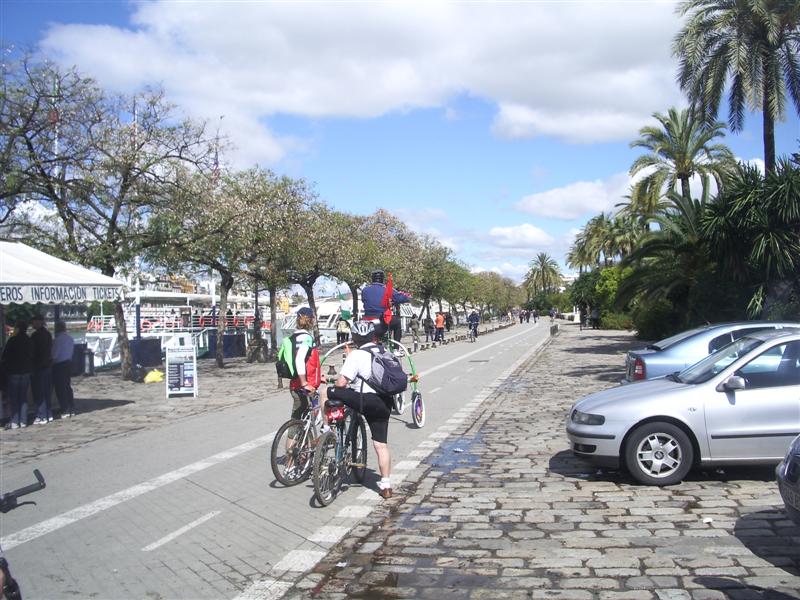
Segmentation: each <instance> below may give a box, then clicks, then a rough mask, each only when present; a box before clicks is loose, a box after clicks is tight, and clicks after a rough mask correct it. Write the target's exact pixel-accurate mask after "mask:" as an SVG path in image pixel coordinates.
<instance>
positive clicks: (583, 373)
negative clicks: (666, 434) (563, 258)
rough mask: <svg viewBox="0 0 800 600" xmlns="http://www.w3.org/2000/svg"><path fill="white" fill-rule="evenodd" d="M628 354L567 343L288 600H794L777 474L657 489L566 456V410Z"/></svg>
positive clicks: (569, 334) (743, 473) (788, 526)
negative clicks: (420, 599) (342, 599)
mask: <svg viewBox="0 0 800 600" xmlns="http://www.w3.org/2000/svg"><path fill="white" fill-rule="evenodd" d="M633 343H634V342H633V339H632V338H631V336H630V335H627V334H624V333H619V332H605V331H600V332H596V331H584V332H579V331H577V328H575V327H574V326H567V327H565V328H563V331H562V333H560V334H559V335H558V336H557V337H556V338H555V339H554V341H553V342H552V344H551V345H550V346H549V347H548V348H547V349H546V350H545V351H544V352H543V353H541V354H540V355H538V356H537V357H534V358H533V359H531V360H530V361H529V362H527V363H526V364H523V365H522V366H521V367H520V368H519V369H517V371H516V372H515V374H514V375H512V377H510V378H509V380H508V382H507V385H505V386H504V387H501V388H500V392H499V393H498V394H496V395H495V396H493V397H492V398H490V399H488V400H487V401H486V402H485V403H484V405H483V406H482V410H481V412H480V413H479V416H478V418H477V419H476V421H475V422H474V423H472V424H471V425H470V426H469V427H467V428H466V429H464V428H463V427H461V428H460V430H458V431H456V432H454V433H453V435H451V436H450V437H449V438H448V439H447V440H445V442H444V444H443V445H442V447H441V449H440V450H438V451H436V452H435V453H434V454H431V455H430V456H429V457H428V458H427V459H426V460H425V461H424V463H423V464H422V465H420V468H419V469H417V470H416V471H415V473H418V474H419V477H418V478H417V481H416V482H413V479H412V478H409V480H407V483H406V485H405V487H404V488H403V489H402V492H405V493H401V494H399V495H396V497H395V498H394V499H392V500H391V501H388V502H386V503H384V504H383V505H381V506H380V507H379V508H377V509H376V510H375V511H373V513H372V514H371V515H370V517H368V518H367V519H366V520H365V521H364V524H363V525H361V526H359V527H357V528H356V529H355V530H353V532H352V534H351V536H350V537H349V538H348V539H347V540H345V541H344V542H342V543H340V544H339V545H338V546H337V547H335V548H334V550H333V551H332V552H331V553H330V554H329V555H328V556H327V557H326V558H325V559H324V560H323V561H322V562H321V563H319V565H318V566H317V567H316V568H315V569H314V570H313V571H312V572H310V573H308V574H307V575H305V576H304V577H303V578H302V579H300V580H299V581H298V582H297V583H296V585H295V587H294V588H293V589H292V590H290V591H289V593H288V594H287V595H286V598H293V599H294V598H306V597H317V598H323V599H332V598H344V597H350V598H370V599H382V598H448V599H449V598H453V599H458V598H470V599H473V598H474V599H480V598H487V599H488V598H492V599H504V598H514V599H516V598H534V599H535V598H556V599H561V600H567V599H573V600H623V599H625V600H627V599H631V600H655V599H659V600H679V599H693V600H718V599H720V600H721V599H726V598H730V599H751V598H758V599H763V600H785V599H793V598H800V528H798V527H796V526H793V525H792V523H791V522H790V521H788V520H787V519H786V517H785V515H784V513H783V511H782V504H781V502H780V498H779V495H778V493H777V489H776V485H775V483H774V481H773V476H772V471H771V469H769V468H757V469H726V470H725V471H721V470H720V471H712V472H698V473H694V474H692V475H691V476H690V478H689V479H688V480H687V481H686V482H684V483H682V484H681V485H678V486H673V487H669V488H663V489H662V488H648V487H642V486H638V485H634V484H633V481H632V480H631V479H630V478H629V477H628V476H627V475H625V474H624V473H619V472H600V471H598V470H596V469H593V468H591V467H589V466H587V465H586V464H585V463H582V462H580V461H578V460H576V459H575V458H573V457H572V456H571V454H570V453H569V452H568V451H567V442H566V438H565V434H564V418H565V415H566V413H567V411H568V408H569V406H570V404H571V403H572V402H573V401H574V400H575V399H576V398H578V397H579V396H581V395H584V394H587V393H590V392H592V391H595V390H598V389H602V388H605V387H609V386H611V385H616V382H617V381H618V380H619V378H620V377H621V375H622V362H623V356H622V353H623V352H624V351H625V350H626V349H627V348H628V347H630V345H631V344H633Z"/></svg>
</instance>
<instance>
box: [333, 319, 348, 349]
mask: <svg viewBox="0 0 800 600" xmlns="http://www.w3.org/2000/svg"><path fill="white" fill-rule="evenodd" d="M349 339H350V323H348V322H347V319H342V318H341V317H339V322H338V323H337V324H336V343H337V344H344V343H345V342H346V341H347V340H349Z"/></svg>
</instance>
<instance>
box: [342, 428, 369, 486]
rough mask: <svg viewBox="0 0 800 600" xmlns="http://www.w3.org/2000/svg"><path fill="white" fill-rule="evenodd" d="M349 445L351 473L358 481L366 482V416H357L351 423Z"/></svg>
mask: <svg viewBox="0 0 800 600" xmlns="http://www.w3.org/2000/svg"><path fill="white" fill-rule="evenodd" d="M347 445H348V449H347V453H348V456H349V457H350V467H351V469H352V470H351V473H352V474H353V477H354V478H355V480H356V481H357V482H358V483H364V475H365V474H366V472H367V426H366V425H364V417H362V416H361V415H358V416H356V417H355V420H354V421H353V423H352V424H351V425H350V435H349V439H348V440H347Z"/></svg>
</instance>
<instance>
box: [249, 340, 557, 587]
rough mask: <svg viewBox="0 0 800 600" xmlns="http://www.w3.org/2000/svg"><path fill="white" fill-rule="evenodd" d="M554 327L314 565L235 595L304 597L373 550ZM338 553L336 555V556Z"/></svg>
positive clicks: (535, 357)
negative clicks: (452, 444) (349, 558)
mask: <svg viewBox="0 0 800 600" xmlns="http://www.w3.org/2000/svg"><path fill="white" fill-rule="evenodd" d="M557 331H558V330H557V329H556V331H555V332H554V331H552V330H551V333H550V335H549V336H547V337H544V338H542V339H541V340H538V341H537V342H536V343H535V344H534V345H533V346H532V347H531V348H530V349H529V350H528V351H526V352H525V353H524V354H523V355H522V356H521V357H520V358H519V359H517V360H516V361H515V362H514V363H513V364H511V365H510V366H509V367H508V368H507V369H506V370H505V371H503V372H502V373H501V374H500V375H499V376H498V377H496V378H495V379H494V380H493V381H492V382H491V383H489V384H488V385H486V386H484V387H483V388H482V389H481V390H480V391H478V392H477V393H476V394H475V395H474V396H473V400H472V401H471V402H470V403H474V402H477V404H476V406H475V408H474V409H472V410H471V411H470V413H471V415H472V416H473V417H474V418H471V419H470V420H469V421H467V420H466V419H465V422H464V423H463V424H462V425H460V426H459V427H458V429H455V430H453V431H450V432H448V433H447V435H443V433H442V434H437V432H434V434H432V435H434V436H437V441H438V442H439V443H438V444H437V445H436V447H433V448H430V449H429V452H428V453H427V456H425V457H423V458H421V459H420V461H419V464H418V466H417V467H416V468H414V469H412V470H411V471H409V473H408V474H407V475H405V476H404V477H403V479H402V483H403V485H402V487H397V488H396V489H395V495H394V497H393V498H392V499H391V500H385V501H383V502H382V503H380V504H376V505H375V506H374V507H373V508H372V510H371V511H370V512H369V514H368V515H366V516H365V517H364V520H363V521H362V522H361V523H360V524H357V525H356V524H354V526H353V527H352V528H350V529H349V531H348V532H347V533H345V534H344V535H342V537H341V538H340V540H341V541H339V542H338V543H337V544H335V545H334V546H333V547H331V548H330V549H329V550H328V551H327V552H326V553H325V554H324V555H323V556H321V557H320V558H319V561H318V562H317V563H316V564H315V565H314V566H312V567H311V568H310V569H307V570H306V571H305V572H303V573H302V574H300V575H296V576H293V577H286V575H287V573H286V572H284V573H282V574H281V575H280V576H278V577H276V578H275V579H274V580H271V581H270V582H269V583H268V582H267V581H262V582H255V583H254V584H253V585H257V584H258V583H261V585H262V586H264V584H266V588H264V587H262V588H261V589H262V590H263V593H262V594H259V595H254V594H253V593H252V592H250V593H248V591H249V590H245V591H244V592H243V593H242V594H241V595H239V596H237V599H238V600H245V599H246V600H267V599H268V600H277V599H278V598H283V597H284V596H287V595H288V594H291V593H297V594H299V596H298V597H305V596H307V595H308V594H309V593H310V594H312V595H313V594H314V593H316V592H319V591H320V590H321V588H322V587H323V585H324V584H325V582H326V581H327V580H328V579H329V578H330V575H329V573H330V571H331V570H333V569H341V568H344V565H343V563H342V558H343V555H351V554H361V555H364V554H372V552H373V550H370V551H369V552H366V551H359V549H360V548H363V546H364V545H365V544H367V543H369V542H373V543H374V542H377V541H378V540H376V539H375V538H376V536H375V535H374V534H375V532H376V531H379V530H380V529H382V528H383V527H384V525H385V524H386V522H387V521H389V520H390V519H391V518H392V517H393V516H394V515H395V514H396V513H398V512H399V511H400V510H401V508H403V507H404V506H406V505H407V501H408V500H409V499H412V498H414V497H415V495H416V492H417V490H418V489H419V486H420V484H421V483H422V481H423V480H424V479H425V478H426V477H427V476H428V475H429V473H430V472H431V471H432V470H434V469H435V468H436V467H435V465H432V464H430V462H431V457H433V456H435V455H436V454H437V451H439V450H440V449H441V445H442V443H444V442H445V441H446V440H449V439H453V438H458V437H464V436H465V435H467V434H468V432H469V431H470V430H471V429H473V428H474V427H475V426H476V424H478V423H479V422H485V421H486V419H485V418H483V417H484V416H485V415H486V413H487V411H489V410H490V409H491V406H489V403H488V402H487V401H489V400H492V399H495V398H496V397H497V396H498V395H499V394H500V392H501V390H500V388H501V387H502V385H503V384H504V383H505V382H506V380H508V379H509V378H510V377H511V376H512V375H513V374H514V373H516V372H517V371H518V370H519V369H521V368H523V367H524V366H526V365H527V364H528V363H532V362H535V361H536V360H538V357H539V356H540V355H541V353H542V352H543V351H544V350H545V349H546V348H547V347H548V346H549V345H550V342H551V341H552V339H553V337H554V335H555V333H557ZM430 439H431V437H430V436H429V438H428V440H430ZM430 443H431V442H429V441H427V440H426V441H423V442H422V443H421V444H420V446H418V448H420V450H417V451H412V453H411V454H414V453H415V452H421V451H422V448H425V447H424V446H423V444H430ZM425 449H428V448H425ZM393 479H394V474H393ZM418 498H419V499H418V501H416V502H413V503H412V504H418V503H419V500H421V497H418ZM348 534H350V539H344V538H345V537H346V536H347V535H348ZM382 544H383V541H381V545H382ZM337 555H339V556H338V557H337ZM251 587H252V586H251ZM253 591H255V590H253Z"/></svg>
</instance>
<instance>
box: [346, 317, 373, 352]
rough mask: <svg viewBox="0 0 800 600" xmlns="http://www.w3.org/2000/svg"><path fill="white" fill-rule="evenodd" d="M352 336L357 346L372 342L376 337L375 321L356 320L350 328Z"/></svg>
mask: <svg viewBox="0 0 800 600" xmlns="http://www.w3.org/2000/svg"><path fill="white" fill-rule="evenodd" d="M350 336H351V337H352V338H353V341H354V342H355V343H356V345H357V346H361V345H363V344H366V343H368V342H371V341H372V340H373V338H374V337H375V323H373V322H372V321H356V322H355V323H353V326H352V327H351V328H350Z"/></svg>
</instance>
